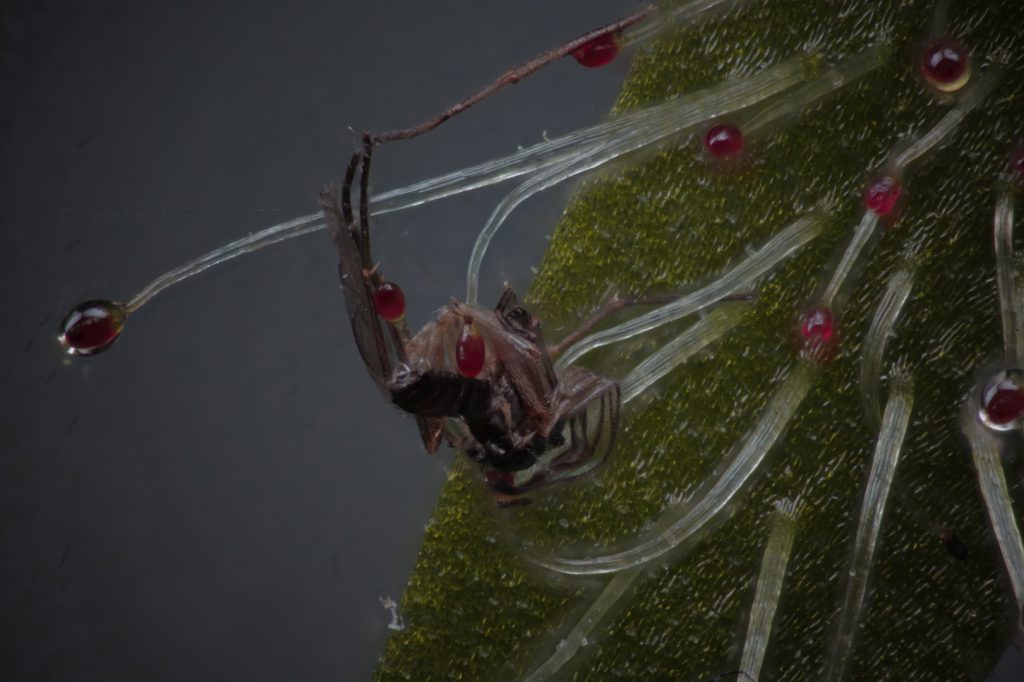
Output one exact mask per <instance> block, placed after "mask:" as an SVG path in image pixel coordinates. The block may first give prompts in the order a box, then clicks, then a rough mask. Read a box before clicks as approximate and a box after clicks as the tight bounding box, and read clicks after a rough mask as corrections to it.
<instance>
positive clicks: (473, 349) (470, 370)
mask: <svg viewBox="0 0 1024 682" xmlns="http://www.w3.org/2000/svg"><path fill="white" fill-rule="evenodd" d="M486 352H487V351H486V348H485V346H484V337H483V336H481V335H480V332H478V331H477V329H476V325H475V324H473V319H472V318H470V317H467V318H466V319H465V321H464V322H463V325H462V333H461V334H459V340H458V341H457V342H456V343H455V364H456V365H457V366H458V368H459V374H461V375H462V376H464V377H466V378H469V379H473V378H474V377H476V376H477V375H478V374H480V370H482V369H483V368H484V358H485V355H486Z"/></svg>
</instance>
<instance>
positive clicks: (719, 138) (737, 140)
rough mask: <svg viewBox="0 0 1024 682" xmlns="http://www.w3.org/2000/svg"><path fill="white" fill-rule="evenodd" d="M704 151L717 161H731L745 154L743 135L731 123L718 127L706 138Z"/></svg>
mask: <svg viewBox="0 0 1024 682" xmlns="http://www.w3.org/2000/svg"><path fill="white" fill-rule="evenodd" d="M704 149H706V150H707V152H708V154H710V155H711V156H712V157H714V158H716V159H729V158H735V157H737V156H739V155H740V154H741V153H742V152H743V133H742V132H740V129H739V128H737V127H736V126H734V125H731V124H729V123H722V124H720V125H716V126H714V127H713V128H711V130H709V131H708V132H707V134H706V135H705V136H704Z"/></svg>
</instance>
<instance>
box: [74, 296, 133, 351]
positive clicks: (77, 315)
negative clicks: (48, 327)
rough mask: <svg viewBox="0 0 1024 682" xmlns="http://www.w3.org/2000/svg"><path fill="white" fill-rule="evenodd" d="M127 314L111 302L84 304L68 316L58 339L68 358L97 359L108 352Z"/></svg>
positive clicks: (87, 302)
mask: <svg viewBox="0 0 1024 682" xmlns="http://www.w3.org/2000/svg"><path fill="white" fill-rule="evenodd" d="M126 316H127V311H125V308H124V306H123V305H121V304H120V303H114V302H113V301H99V300H93V301H85V302H84V303H79V304H78V305H76V306H75V307H74V308H72V309H71V312H69V313H68V314H67V316H66V317H65V318H64V320H63V321H62V322H61V324H60V336H58V337H57V339H58V340H59V341H60V342H61V345H63V346H64V348H66V349H67V351H68V353H70V354H71V355H83V356H85V355H96V354H97V353H102V352H103V351H105V350H106V349H108V348H110V346H111V345H113V343H114V342H115V341H117V339H118V337H119V336H121V330H122V329H124V320H125V317H126Z"/></svg>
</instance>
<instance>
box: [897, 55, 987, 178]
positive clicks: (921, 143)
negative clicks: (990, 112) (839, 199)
mask: <svg viewBox="0 0 1024 682" xmlns="http://www.w3.org/2000/svg"><path fill="white" fill-rule="evenodd" d="M999 75H1000V74H999V71H998V69H995V68H993V69H990V70H988V71H986V72H985V73H983V74H982V75H981V76H979V77H978V78H977V79H975V81H974V83H973V84H972V85H970V86H968V87H967V88H965V89H964V93H963V95H961V96H960V98H959V100H958V101H957V103H956V105H955V106H954V107H953V108H952V109H950V110H949V111H948V112H947V113H946V115H945V116H943V117H942V118H941V119H940V120H939V122H938V123H936V124H935V126H934V127H932V129H931V130H929V131H928V132H927V133H925V134H924V135H922V136H920V137H919V138H917V139H916V140H914V141H913V142H912V143H911V144H910V145H909V146H907V147H906V148H904V149H903V150H902V151H899V152H897V153H895V154H893V156H892V157H891V158H890V160H889V163H888V167H889V169H890V170H891V171H892V172H894V173H900V172H902V171H903V170H904V169H905V168H906V167H907V166H909V165H910V164H911V163H913V162H914V161H916V160H917V159H919V158H921V157H922V156H924V155H925V154H927V153H928V152H930V151H931V150H933V149H935V148H936V147H937V146H938V145H939V144H940V143H942V142H945V141H948V138H950V137H951V136H952V134H953V133H954V132H955V131H956V129H957V128H958V127H959V126H960V124H961V123H963V121H964V119H965V118H967V114H969V113H971V111H972V110H973V109H974V108H975V107H977V106H978V105H979V104H981V103H982V102H983V101H984V100H985V98H986V97H988V95H989V94H990V93H991V92H992V90H993V89H994V88H995V86H996V85H997V84H998V83H999Z"/></svg>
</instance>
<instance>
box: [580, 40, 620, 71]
mask: <svg viewBox="0 0 1024 682" xmlns="http://www.w3.org/2000/svg"><path fill="white" fill-rule="evenodd" d="M619 41H620V36H619V33H618V32H617V31H612V32H611V33H605V34H603V35H599V36H598V37H596V38H594V39H593V40H591V41H589V42H586V43H583V45H581V46H579V47H578V48H576V49H575V50H573V52H572V58H573V59H575V60H576V61H577V62H579V63H580V64H581V65H583V66H585V67H587V68H588V69H596V68H598V67H601V66H604V65H605V64H608V63H609V62H611V61H612V60H613V59H615V58H616V57H617V56H619V50H620V42H619Z"/></svg>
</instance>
